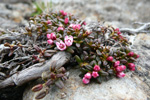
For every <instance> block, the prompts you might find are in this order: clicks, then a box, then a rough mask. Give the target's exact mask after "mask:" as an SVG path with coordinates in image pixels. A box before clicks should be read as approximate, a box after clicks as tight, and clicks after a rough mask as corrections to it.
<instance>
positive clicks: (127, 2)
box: [37, 0, 150, 27]
mask: <svg viewBox="0 0 150 100" xmlns="http://www.w3.org/2000/svg"><path fill="white" fill-rule="evenodd" d="M37 1H41V0H37ZM43 1H45V2H46V1H51V0H43ZM52 1H53V9H54V10H55V9H56V10H61V9H63V10H65V11H66V12H69V13H71V14H72V13H73V14H74V15H76V16H78V17H79V18H80V19H84V20H86V21H87V22H90V21H96V22H97V21H105V22H109V23H111V24H112V25H116V26H118V27H132V23H133V22H148V21H150V17H149V16H150V13H149V12H150V7H149V5H150V0H52Z"/></svg>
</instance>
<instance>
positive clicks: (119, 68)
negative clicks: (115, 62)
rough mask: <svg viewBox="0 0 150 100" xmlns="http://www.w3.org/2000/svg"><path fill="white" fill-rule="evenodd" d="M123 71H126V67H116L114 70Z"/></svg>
mask: <svg viewBox="0 0 150 100" xmlns="http://www.w3.org/2000/svg"><path fill="white" fill-rule="evenodd" d="M125 69H126V66H125V65H121V66H117V68H116V70H117V71H118V72H122V71H124V70H125Z"/></svg>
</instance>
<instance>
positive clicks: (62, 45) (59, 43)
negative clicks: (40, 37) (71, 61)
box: [56, 41, 66, 50]
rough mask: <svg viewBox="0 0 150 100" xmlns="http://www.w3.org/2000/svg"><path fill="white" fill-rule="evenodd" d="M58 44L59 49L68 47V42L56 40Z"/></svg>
mask: <svg viewBox="0 0 150 100" xmlns="http://www.w3.org/2000/svg"><path fill="white" fill-rule="evenodd" d="M56 46H57V48H58V49H59V50H65V49H66V44H65V43H64V42H63V41H60V42H56Z"/></svg>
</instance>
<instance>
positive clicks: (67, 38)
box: [56, 36, 73, 50]
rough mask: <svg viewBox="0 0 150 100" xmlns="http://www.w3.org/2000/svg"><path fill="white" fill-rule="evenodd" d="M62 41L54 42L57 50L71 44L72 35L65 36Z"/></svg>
mask: <svg viewBox="0 0 150 100" xmlns="http://www.w3.org/2000/svg"><path fill="white" fill-rule="evenodd" d="M64 41H65V42H63V41H60V42H56V46H57V48H58V49H59V50H65V49H66V48H67V46H68V47H69V46H71V45H72V44H73V36H65V38H64Z"/></svg>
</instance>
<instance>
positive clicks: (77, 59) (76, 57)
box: [75, 55, 82, 64]
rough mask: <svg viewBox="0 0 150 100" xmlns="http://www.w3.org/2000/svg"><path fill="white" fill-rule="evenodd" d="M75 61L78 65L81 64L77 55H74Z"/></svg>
mask: <svg viewBox="0 0 150 100" xmlns="http://www.w3.org/2000/svg"><path fill="white" fill-rule="evenodd" d="M75 59H76V61H77V62H78V64H80V63H82V61H81V59H80V57H79V56H78V55H75Z"/></svg>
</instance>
